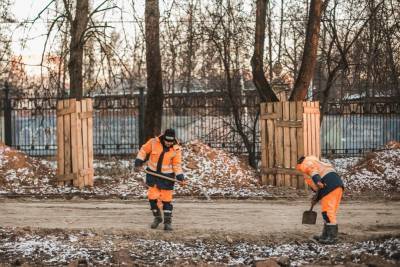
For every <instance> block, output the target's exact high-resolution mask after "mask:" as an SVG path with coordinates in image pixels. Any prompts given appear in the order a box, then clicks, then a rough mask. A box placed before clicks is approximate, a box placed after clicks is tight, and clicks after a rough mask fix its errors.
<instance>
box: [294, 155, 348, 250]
mask: <svg viewBox="0 0 400 267" xmlns="http://www.w3.org/2000/svg"><path fill="white" fill-rule="evenodd" d="M296 169H297V170H299V171H301V172H302V173H304V174H306V175H307V176H306V178H305V182H306V183H307V184H308V185H309V186H310V187H311V189H312V190H313V191H314V192H315V195H314V197H313V199H312V204H313V205H315V204H316V203H318V201H320V200H321V210H322V217H323V219H324V228H323V230H322V235H320V236H314V238H315V239H316V240H317V241H319V242H320V243H322V244H333V243H335V242H336V240H337V234H338V225H337V221H336V213H337V211H338V208H339V204H340V200H341V199H342V195H343V189H344V185H343V181H342V179H341V178H340V177H339V175H338V174H337V173H336V171H335V169H334V168H333V167H332V165H330V164H327V163H324V162H322V161H319V160H318V158H317V157H315V156H307V157H304V156H303V157H300V158H299V160H298V162H297V166H296ZM310 177H311V178H310Z"/></svg>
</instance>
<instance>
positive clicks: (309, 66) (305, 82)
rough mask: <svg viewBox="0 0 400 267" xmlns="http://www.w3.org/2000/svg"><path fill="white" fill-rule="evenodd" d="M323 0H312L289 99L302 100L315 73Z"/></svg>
mask: <svg viewBox="0 0 400 267" xmlns="http://www.w3.org/2000/svg"><path fill="white" fill-rule="evenodd" d="M321 14H322V0H311V3H310V13H309V16H308V23H307V30H306V40H305V44H304V50H303V58H302V61H301V66H300V70H299V75H298V76H297V79H296V82H295V84H294V88H293V92H292V94H291V96H290V98H289V101H302V100H304V99H305V98H306V96H307V91H308V87H309V86H310V83H311V80H312V78H313V75H314V69H315V63H316V60H317V51H318V39H319V29H320V24H321Z"/></svg>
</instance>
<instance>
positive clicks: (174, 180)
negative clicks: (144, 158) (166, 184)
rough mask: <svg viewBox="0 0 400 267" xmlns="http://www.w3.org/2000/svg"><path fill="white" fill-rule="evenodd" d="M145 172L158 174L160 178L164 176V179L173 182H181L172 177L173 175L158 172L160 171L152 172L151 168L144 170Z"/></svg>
mask: <svg viewBox="0 0 400 267" xmlns="http://www.w3.org/2000/svg"><path fill="white" fill-rule="evenodd" d="M144 172H145V173H148V174H151V175H154V176H157V177H159V178H162V179H165V180H168V181H171V182H177V183H179V181H178V180H177V179H174V178H171V177H168V176H165V175H162V174H158V173H155V172H152V171H149V170H144Z"/></svg>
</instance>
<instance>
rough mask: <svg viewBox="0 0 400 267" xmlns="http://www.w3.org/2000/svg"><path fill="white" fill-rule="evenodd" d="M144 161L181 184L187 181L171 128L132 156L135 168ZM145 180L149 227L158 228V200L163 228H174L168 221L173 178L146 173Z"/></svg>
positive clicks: (151, 168) (170, 211)
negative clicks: (150, 220)
mask: <svg viewBox="0 0 400 267" xmlns="http://www.w3.org/2000/svg"><path fill="white" fill-rule="evenodd" d="M146 161H147V170H149V171H152V172H154V173H157V174H161V175H164V176H168V177H171V178H176V179H177V180H178V181H180V182H181V184H182V185H184V184H186V181H185V178H184V175H183V172H182V167H181V162H182V153H181V148H180V146H179V145H178V142H177V140H176V138H175V131H174V130H173V129H167V130H165V132H164V134H163V135H161V136H159V137H155V138H152V139H150V140H149V141H147V142H146V143H145V144H144V145H143V146H142V147H141V148H140V151H139V153H138V155H137V157H136V160H135V170H136V171H138V170H140V167H141V166H142V165H143V164H144V163H145V162H146ZM146 184H147V185H148V187H149V188H148V191H147V197H148V199H149V203H150V209H151V210H152V212H153V215H154V221H153V223H152V224H151V228H152V229H155V228H157V227H158V225H159V224H160V223H161V222H162V216H161V210H160V207H159V206H158V205H157V204H158V202H159V201H161V203H162V209H163V213H164V230H166V231H171V230H173V229H172V225H171V223H172V209H173V205H172V193H173V189H174V182H173V181H169V180H165V179H162V178H159V177H157V176H154V175H151V174H149V173H147V174H146Z"/></svg>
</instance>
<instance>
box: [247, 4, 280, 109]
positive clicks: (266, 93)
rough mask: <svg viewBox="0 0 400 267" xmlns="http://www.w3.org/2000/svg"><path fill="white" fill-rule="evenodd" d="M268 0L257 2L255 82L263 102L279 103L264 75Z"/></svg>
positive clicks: (252, 61)
mask: <svg viewBox="0 0 400 267" xmlns="http://www.w3.org/2000/svg"><path fill="white" fill-rule="evenodd" d="M267 2H268V1H267V0H257V8H256V31H255V41H254V54H253V57H252V58H251V68H252V72H253V82H254V85H255V87H256V88H257V91H258V93H259V95H260V98H261V100H262V101H263V102H266V101H270V102H275V101H279V99H278V97H277V96H276V95H275V93H274V91H273V90H272V87H271V85H270V84H269V83H268V81H267V79H266V78H265V75H264V62H263V56H264V41H265V17H266V10H267V4H268V3H267Z"/></svg>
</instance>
